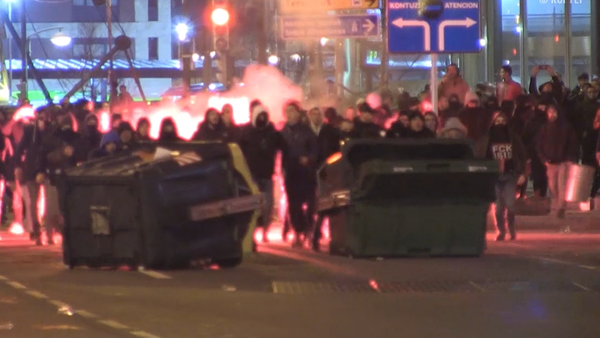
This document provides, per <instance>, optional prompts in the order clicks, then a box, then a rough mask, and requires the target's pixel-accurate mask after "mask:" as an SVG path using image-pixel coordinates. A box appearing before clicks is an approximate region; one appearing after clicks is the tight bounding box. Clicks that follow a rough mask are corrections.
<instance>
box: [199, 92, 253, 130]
mask: <svg viewBox="0 0 600 338" xmlns="http://www.w3.org/2000/svg"><path fill="white" fill-rule="evenodd" d="M226 104H230V105H231V106H232V107H233V120H234V121H235V123H236V124H238V125H239V124H244V123H248V122H250V113H249V111H248V109H249V107H250V100H248V98H247V97H245V96H242V97H225V96H211V97H210V98H209V99H208V107H209V108H215V109H217V110H218V111H221V109H222V108H223V106H224V105H226Z"/></svg>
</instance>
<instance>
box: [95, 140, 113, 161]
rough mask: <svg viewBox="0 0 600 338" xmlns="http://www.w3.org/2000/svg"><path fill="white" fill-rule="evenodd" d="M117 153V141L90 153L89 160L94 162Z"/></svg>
mask: <svg viewBox="0 0 600 338" xmlns="http://www.w3.org/2000/svg"><path fill="white" fill-rule="evenodd" d="M117 153H118V141H110V142H107V143H105V144H103V145H101V146H100V148H98V149H95V150H93V151H92V152H91V153H90V156H89V158H90V160H96V159H99V158H103V157H109V156H113V155H116V154H117Z"/></svg>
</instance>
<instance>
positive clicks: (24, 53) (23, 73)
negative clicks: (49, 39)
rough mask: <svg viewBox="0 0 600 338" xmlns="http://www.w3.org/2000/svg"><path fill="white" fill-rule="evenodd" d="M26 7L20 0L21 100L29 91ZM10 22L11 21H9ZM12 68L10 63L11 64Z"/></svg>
mask: <svg viewBox="0 0 600 338" xmlns="http://www.w3.org/2000/svg"><path fill="white" fill-rule="evenodd" d="M26 11H27V7H26V4H25V1H21V82H22V86H23V91H22V92H21V100H23V99H26V98H27V96H28V93H29V86H28V83H27V82H28V81H29V79H28V77H29V76H28V75H29V74H27V66H28V63H27V59H28V55H29V48H28V47H29V46H28V45H27V39H26V36H27V12H26ZM11 24H12V23H11ZM11 68H12V65H11Z"/></svg>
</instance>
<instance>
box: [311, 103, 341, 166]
mask: <svg viewBox="0 0 600 338" xmlns="http://www.w3.org/2000/svg"><path fill="white" fill-rule="evenodd" d="M308 117H309V119H310V128H311V129H312V131H313V132H314V133H315V135H316V136H317V146H318V148H319V156H317V167H319V166H321V165H322V164H323V163H325V160H327V158H328V157H329V156H331V155H333V154H335V153H336V152H338V151H339V150H340V142H339V134H338V130H337V129H336V128H335V127H333V126H332V125H330V124H329V123H326V122H325V121H324V119H323V113H322V112H321V109H319V108H313V109H311V110H310V111H309V112H308Z"/></svg>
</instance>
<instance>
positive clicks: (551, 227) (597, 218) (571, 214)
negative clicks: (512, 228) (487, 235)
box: [487, 210, 600, 233]
mask: <svg viewBox="0 0 600 338" xmlns="http://www.w3.org/2000/svg"><path fill="white" fill-rule="evenodd" d="M487 225H488V230H495V229H496V227H495V221H494V218H493V216H492V215H491V214H488V222H487ZM567 226H568V227H569V228H570V231H571V232H599V233H600V210H593V211H576V210H569V211H567V215H566V217H565V219H558V218H556V216H551V215H547V216H516V228H517V229H518V230H526V231H527V230H533V231H548V232H552V231H556V232H558V231H560V230H561V229H563V228H564V227H567Z"/></svg>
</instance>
